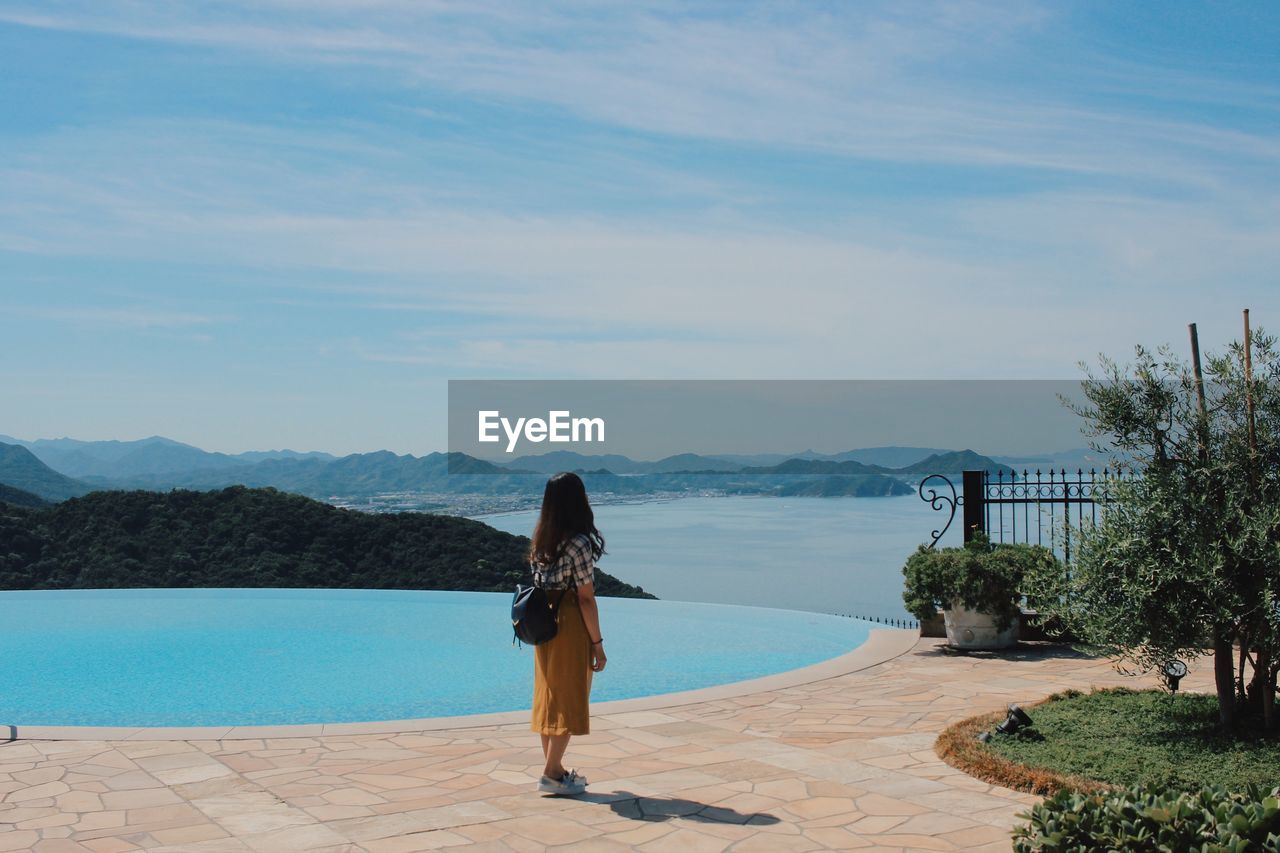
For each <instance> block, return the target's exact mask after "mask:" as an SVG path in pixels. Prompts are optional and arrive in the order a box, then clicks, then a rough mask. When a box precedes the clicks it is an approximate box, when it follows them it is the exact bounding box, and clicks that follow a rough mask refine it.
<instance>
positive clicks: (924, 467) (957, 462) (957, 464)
mask: <svg viewBox="0 0 1280 853" xmlns="http://www.w3.org/2000/svg"><path fill="white" fill-rule="evenodd" d="M964 471H990V472H991V473H993V474H994V473H996V472H998V471H1003V472H1004V473H1005V475H1006V476H1008V475H1010V474H1012V473H1013V469H1012V468H1010V467H1009V466H1008V465H1001V464H1000V463H999V462H997V461H995V460H994V459H992V458H990V457H989V456H983V455H982V454H980V453H975V452H973V451H972V450H955V451H951V452H949V453H937V454H934V455H933V456H930V457H928V458H927V459H922V460H921V461H919V462H917V463H915V464H914V465H908V466H907V467H905V468H894V469H885V470H884V473H886V474H892V475H894V476H898V477H907V478H916V477H927V476H929V475H930V474H941V475H943V476H944V477H952V478H955V477H958V476H960V474H961V473H962V472H964Z"/></svg>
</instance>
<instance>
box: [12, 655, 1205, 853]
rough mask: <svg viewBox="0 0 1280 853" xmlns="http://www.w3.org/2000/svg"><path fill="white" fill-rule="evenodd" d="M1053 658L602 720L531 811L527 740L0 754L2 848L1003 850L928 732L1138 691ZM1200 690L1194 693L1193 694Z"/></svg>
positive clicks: (998, 660) (907, 658)
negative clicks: (568, 770) (1046, 700)
mask: <svg viewBox="0 0 1280 853" xmlns="http://www.w3.org/2000/svg"><path fill="white" fill-rule="evenodd" d="M1151 683H1152V680H1151V679H1130V678H1125V677H1123V676H1120V675H1118V674H1117V673H1115V672H1114V671H1113V670H1112V669H1111V667H1110V666H1109V665H1108V664H1107V663H1106V662H1105V661H1100V660H1094V659H1089V658H1084V657H1079V656H1075V655H1073V654H1072V653H1070V652H1068V651H1066V650H1063V649H1060V648H1054V647H1043V646H1039V647H1038V646H1026V645H1024V646H1023V647H1021V648H1020V649H1018V650H1015V651H1011V652H1008V653H1001V654H985V655H965V656H957V655H950V654H947V653H944V652H943V651H942V650H941V648H940V641H937V640H920V641H919V642H918V643H916V644H915V646H914V648H912V649H911V650H910V651H908V652H907V653H906V654H904V655H902V656H900V657H897V658H895V659H893V660H890V661H888V662H885V663H882V664H879V665H877V666H874V667H872V668H870V669H865V670H862V671H860V672H855V673H851V674H848V675H842V676H839V677H836V678H830V679H826V680H823V681H819V682H814V683H811V684H804V685H800V686H794V687H787V688H784V689H779V690H774V691H770V692H764V693H757V694H753V695H748V696H740V697H737V698H730V699H722V700H717V701H708V702H699V703H696V704H687V705H682V706H679V707H669V708H663V709H661V710H651V711H635V712H630V713H618V714H609V715H604V716H598V717H595V718H594V719H593V721H592V727H593V733H592V734H591V735H590V736H588V737H583V738H576V739H575V740H574V742H573V744H572V745H571V748H570V755H569V758H570V759H571V761H570V764H571V765H573V766H576V767H577V768H578V769H579V770H581V771H583V772H584V773H586V774H587V775H588V776H589V777H590V779H591V787H590V793H589V794H588V795H586V796H585V797H582V798H579V799H559V798H547V797H542V796H539V795H538V794H536V793H535V792H534V791H533V787H534V782H535V780H536V778H537V776H538V773H539V770H540V768H541V764H542V756H541V751H540V749H539V747H538V745H537V739H536V737H535V736H534V735H532V734H531V733H530V732H528V731H527V727H526V726H524V725H503V726H491V727H487V728H482V729H476V728H458V729H452V730H444V731H429V732H421V733H400V734H362V735H350V736H342V735H329V736H323V737H294V738H283V739H251V740H221V741H218V740H207V741H127V740H122V741H40V740H30V741H27V740H17V741H12V742H9V743H0V850H27V849H30V850H37V851H49V853H53V851H97V853H115V851H128V850H138V849H159V850H175V851H246V850H252V851H265V852H266V853H275V851H290V850H325V851H340V850H341V851H376V853H382V851H386V852H387V853H392V851H413V850H433V849H438V848H446V847H463V846H470V847H473V848H479V849H482V850H498V851H507V850H515V851H529V850H542V849H546V848H549V847H552V848H555V849H562V850H627V849H639V850H679V851H682V853H699V851H719V850H734V851H751V850H760V851H785V850H815V849H840V850H852V849H864V850H868V851H873V850H879V851H886V850H1008V849H1009V841H1008V832H1009V828H1010V826H1011V825H1012V824H1013V823H1014V821H1015V814H1016V813H1017V812H1019V811H1021V810H1022V809H1023V808H1025V806H1026V805H1027V804H1028V803H1032V802H1034V800H1035V798H1034V797H1031V796H1028V795H1025V794H1020V793H1017V792H1014V791H1009V790H1005V789H1003V788H998V787H993V786H991V785H987V784H986V783H983V782H980V781H977V780H975V779H973V778H971V777H969V776H966V775H964V774H963V773H960V772H958V771H955V770H953V769H951V768H950V767H948V766H946V765H945V764H943V763H942V762H941V761H940V760H939V759H938V758H937V756H936V755H935V754H934V752H933V741H934V738H935V737H936V735H937V733H938V732H939V731H940V730H941V729H942V728H944V727H945V726H946V725H947V724H949V723H951V722H954V721H956V720H958V719H961V718H963V717H967V716H970V715H972V714H975V713H979V712H983V711H990V710H997V709H1000V708H1001V707H1002V706H1004V705H1005V704H1007V703H1008V702H1010V701H1022V702H1030V701H1034V700H1037V699H1039V698H1041V697H1043V696H1045V695H1047V694H1049V693H1052V692H1055V691H1058V690H1061V689H1064V688H1067V687H1075V688H1081V689H1088V688H1089V687H1091V686H1103V685H1112V684H1129V685H1147V684H1151ZM1207 684H1208V679H1207V677H1205V675H1204V674H1203V673H1202V672H1200V671H1199V670H1197V671H1193V674H1192V676H1191V677H1190V678H1189V680H1188V682H1186V683H1185V686H1186V687H1188V688H1191V689H1205V688H1206V687H1207Z"/></svg>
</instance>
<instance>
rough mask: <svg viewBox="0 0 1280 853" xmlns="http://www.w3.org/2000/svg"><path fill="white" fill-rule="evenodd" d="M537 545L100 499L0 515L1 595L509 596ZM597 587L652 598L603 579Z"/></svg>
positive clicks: (302, 514) (270, 510)
mask: <svg viewBox="0 0 1280 853" xmlns="http://www.w3.org/2000/svg"><path fill="white" fill-rule="evenodd" d="M528 544H529V542H528V539H526V538H525V537H522V536H512V535H511V534H509V533H504V532H502V531H499V530H494V529H493V528H492V527H489V526H488V525H485V524H481V523H480V522H478V521H471V520H469V519H465V518H455V517H451V516H441V515H426V514H422V513H399V514H389V515H370V514H365V513H360V512H354V511H351V510H344V509H338V508H336V507H332V506H329V505H328V504H325V503H321V502H319V501H313V500H311V499H309V498H304V497H300V496H298V495H290V494H286V493H284V492H279V491H276V490H275V489H249V488H245V487H243V486H234V487H231V488H227V489H222V490H220V491H212V492H196V491H172V492H149V491H133V492H94V493H93V494H90V495H88V496H86V497H82V498H73V499H71V500H68V501H64V502H62V503H60V504H57V505H55V506H50V507H47V508H42V509H24V508H20V507H17V506H13V505H10V504H0V589H70V588H93V587H101V588H110V587H334V588H372V589H450V590H478V591H488V592H508V591H510V590H511V589H512V587H513V585H514V584H515V583H516V582H517V581H519V580H521V579H522V578H524V577H525V574H526V563H525V556H524V555H525V549H526V548H527V547H528ZM596 588H597V591H598V592H599V593H600V594H601V595H612V596H622V597H633V598H634V597H645V598H652V596H650V595H648V594H647V593H645V592H644V591H643V590H642V589H640V588H639V587H635V586H631V585H630V584H625V583H622V582H621V581H619V580H618V579H617V578H614V577H612V576H611V575H608V574H606V573H604V572H598V573H597V581H596Z"/></svg>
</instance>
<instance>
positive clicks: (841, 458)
mask: <svg viewBox="0 0 1280 853" xmlns="http://www.w3.org/2000/svg"><path fill="white" fill-rule="evenodd" d="M951 452H953V451H951V450H948V449H946V448H938V447H864V448H862V449H860V450H849V451H846V452H844V453H836V454H834V455H832V456H824V457H819V458H823V459H831V460H832V461H835V462H861V463H862V464H863V465H878V466H879V467H881V468H906V467H908V466H911V465H915V464H916V463H917V462H920V461H922V460H924V459H927V458H928V457H930V456H943V455H945V454H947V453H951Z"/></svg>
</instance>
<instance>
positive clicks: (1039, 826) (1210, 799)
mask: <svg viewBox="0 0 1280 853" xmlns="http://www.w3.org/2000/svg"><path fill="white" fill-rule="evenodd" d="M1277 798H1280V788H1275V789H1273V790H1272V791H1271V793H1270V794H1264V793H1263V789H1262V788H1260V787H1258V786H1256V785H1250V786H1248V787H1247V788H1246V789H1245V790H1244V791H1238V792H1230V791H1228V790H1226V789H1225V788H1220V787H1216V786H1215V787H1205V788H1201V789H1200V790H1198V791H1191V792H1185V791H1176V790H1167V789H1164V788H1159V787H1143V786H1135V787H1132V788H1129V789H1127V790H1124V791H1117V792H1114V793H1095V794H1081V793H1078V792H1072V791H1060V792H1059V793H1057V794H1056V795H1054V796H1053V797H1050V798H1049V799H1047V800H1045V801H1044V802H1043V803H1041V804H1040V805H1038V806H1035V807H1034V808H1032V809H1031V810H1030V811H1029V812H1025V813H1023V814H1021V815H1019V817H1021V818H1023V819H1025V820H1026V821H1027V823H1026V825H1024V826H1019V827H1017V828H1015V829H1014V831H1013V849H1014V850H1015V851H1018V853H1026V851H1032V850H1044V851H1093V850H1151V851H1166V850H1167V851H1182V850H1189V851H1190V850H1195V851H1202V853H1207V851H1231V853H1244V851H1250V850H1277V849H1280V802H1277Z"/></svg>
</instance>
